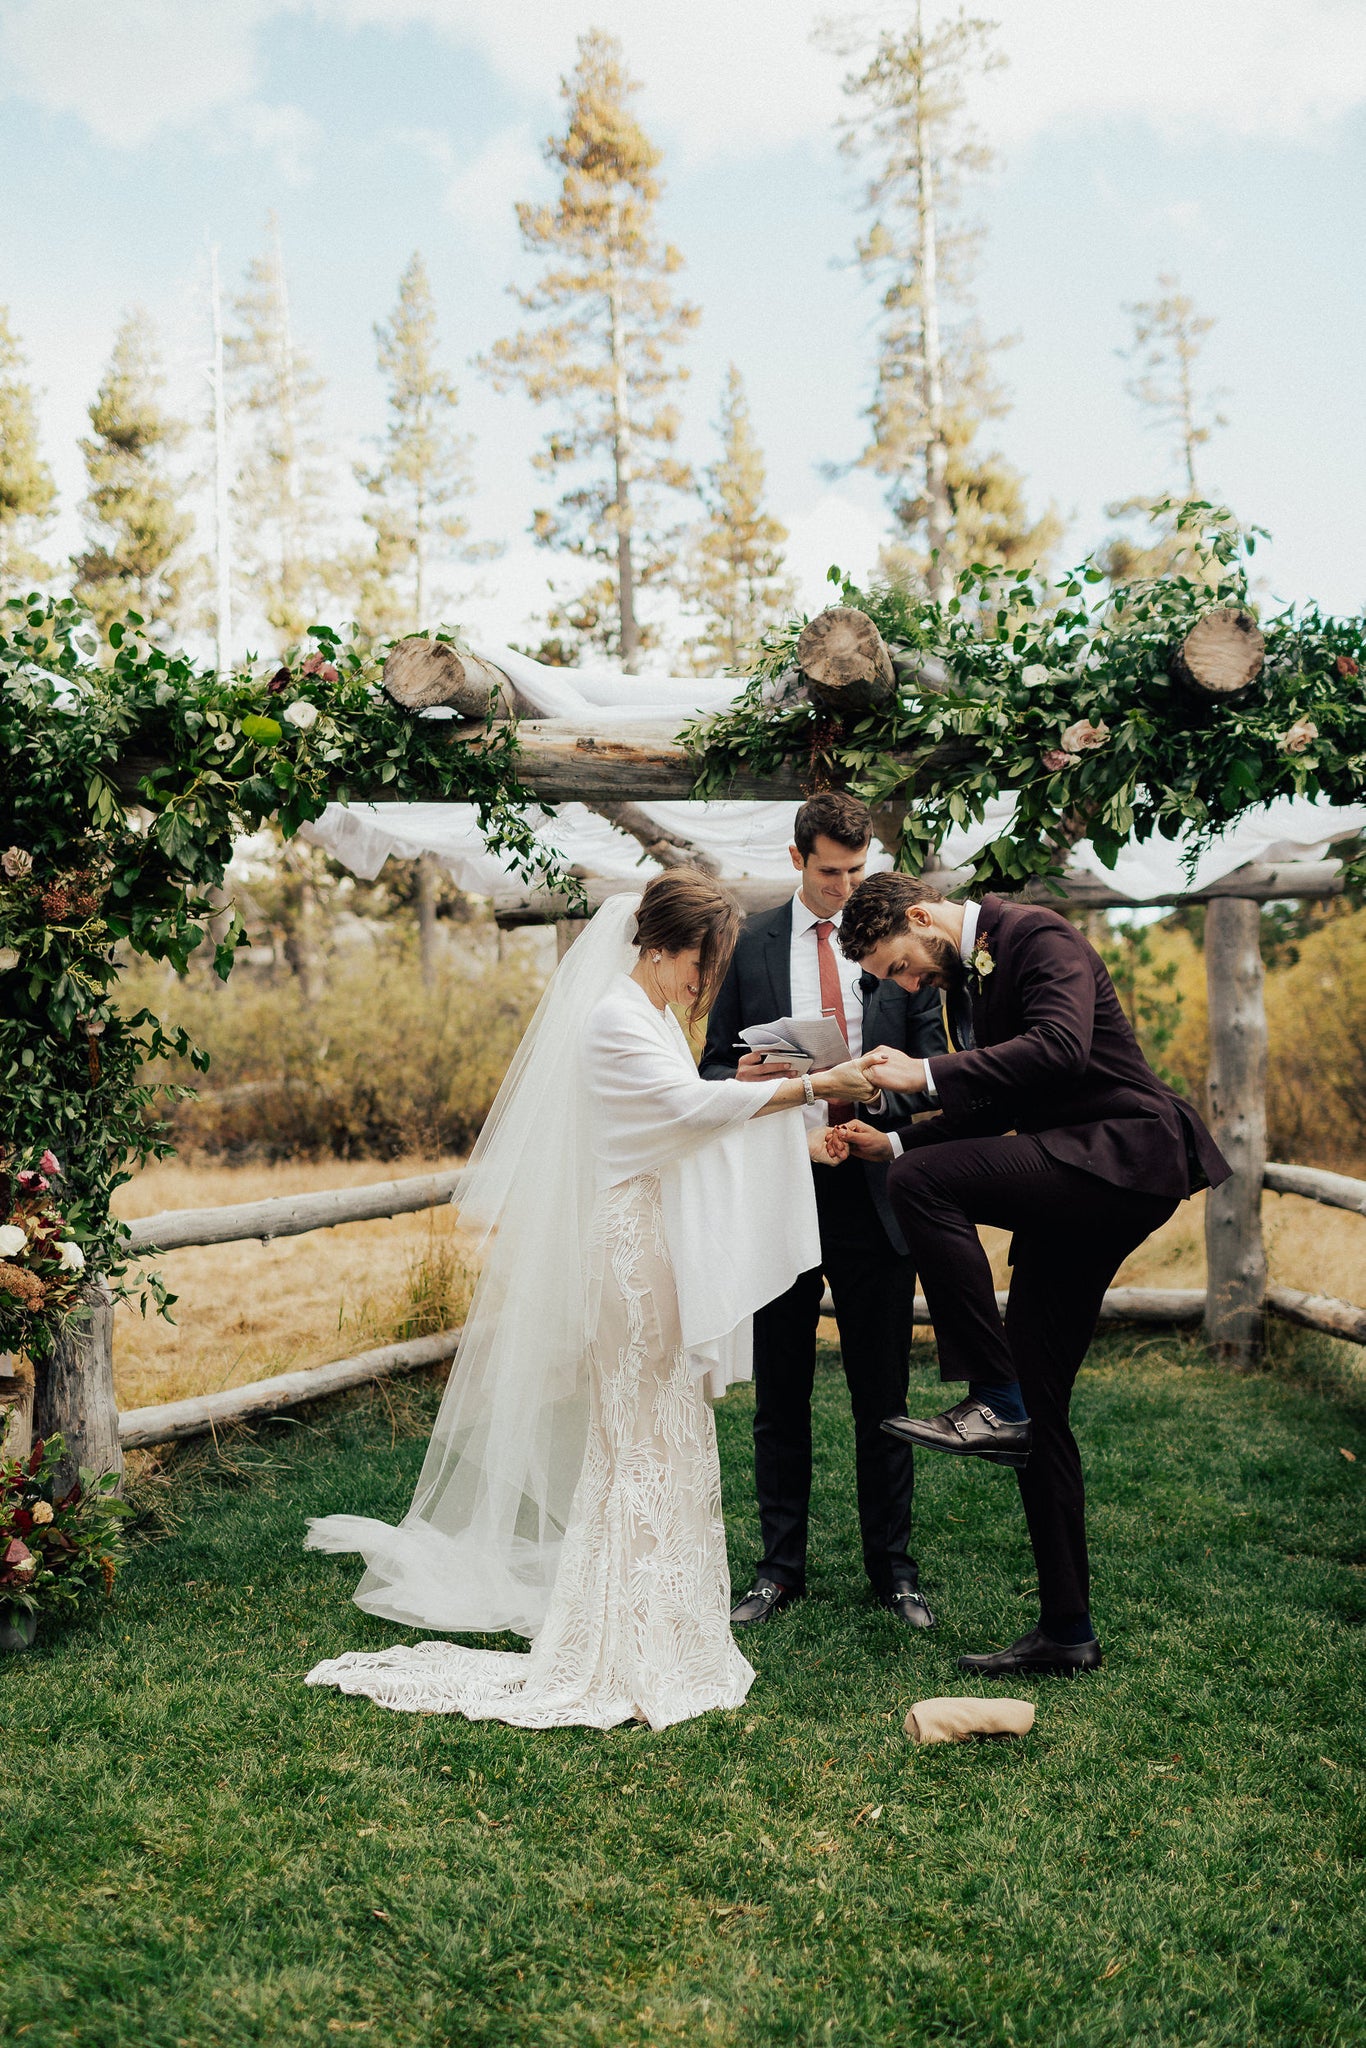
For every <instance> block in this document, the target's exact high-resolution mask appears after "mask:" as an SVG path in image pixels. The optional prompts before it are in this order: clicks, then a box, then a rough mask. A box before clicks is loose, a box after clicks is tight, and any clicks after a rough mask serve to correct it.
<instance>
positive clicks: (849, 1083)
mask: <svg viewBox="0 0 1366 2048" xmlns="http://www.w3.org/2000/svg"><path fill="white" fill-rule="evenodd" d="M871 1059H872V1055H871V1054H870V1053H865V1054H864V1056H863V1058H862V1059H859V1060H845V1061H844V1062H843V1064H842V1065H840V1066H838V1067H827V1068H826V1070H825V1072H824V1073H823V1074H814V1075H813V1076H812V1087H813V1088H814V1090H815V1092H816V1094H817V1095H818V1096H819V1097H820V1098H821V1100H822V1101H823V1102H872V1101H873V1100H874V1098H875V1097H876V1096H878V1095H880V1094H881V1093H882V1083H881V1081H877V1080H874V1079H873V1077H872V1075H871V1074H870V1073H869V1072H868V1071H867V1068H868V1066H869V1064H870V1062H871Z"/></svg>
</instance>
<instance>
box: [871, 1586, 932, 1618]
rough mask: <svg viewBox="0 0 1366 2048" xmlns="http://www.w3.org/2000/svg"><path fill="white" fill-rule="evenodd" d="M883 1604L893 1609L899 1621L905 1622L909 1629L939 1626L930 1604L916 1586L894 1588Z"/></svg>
mask: <svg viewBox="0 0 1366 2048" xmlns="http://www.w3.org/2000/svg"><path fill="white" fill-rule="evenodd" d="M882 1604H883V1606H884V1607H888V1608H890V1609H891V1611H892V1613H893V1614H894V1615H895V1616H896V1618H897V1620H898V1621H904V1622H905V1624H906V1626H907V1628H934V1627H936V1626H937V1623H936V1622H935V1618H934V1616H933V1615H932V1614H931V1612H930V1606H929V1602H928V1601H927V1600H926V1598H925V1596H924V1594H923V1593H921V1592H920V1591H919V1590H918V1589H917V1588H916V1587H915V1586H893V1588H892V1590H891V1592H890V1593H888V1594H887V1596H886V1598H885V1599H884V1601H883V1603H882Z"/></svg>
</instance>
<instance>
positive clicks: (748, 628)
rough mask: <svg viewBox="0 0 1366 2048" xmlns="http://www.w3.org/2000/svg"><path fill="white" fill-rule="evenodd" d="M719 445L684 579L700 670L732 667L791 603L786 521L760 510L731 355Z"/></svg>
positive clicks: (758, 460) (759, 478)
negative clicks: (696, 622) (697, 628)
mask: <svg viewBox="0 0 1366 2048" xmlns="http://www.w3.org/2000/svg"><path fill="white" fill-rule="evenodd" d="M716 430H717V432H718V433H719V435H720V436H721V453H720V455H719V456H718V458H717V460H716V461H715V462H714V463H713V464H712V465H711V467H710V468H709V469H708V471H707V474H706V484H705V486H704V488H703V492H702V499H703V503H704V505H705V507H706V518H705V520H704V521H703V522H702V524H701V525H700V526H699V527H698V529H697V530H696V532H695V533H694V534H693V537H692V545H691V547H690V550H689V555H688V561H687V566H686V571H685V574H684V577H683V579H682V586H681V587H682V597H683V604H684V609H685V610H686V611H688V612H690V613H691V614H693V615H694V616H697V617H700V618H701V619H702V620H703V621H704V625H703V629H702V631H701V632H700V633H699V634H698V635H697V637H696V638H695V639H693V640H690V641H689V642H688V653H689V655H690V657H691V659H692V663H693V667H694V668H695V669H696V671H697V672H698V674H699V675H705V674H708V673H710V672H711V671H712V670H714V669H716V668H720V669H722V670H725V671H728V672H733V671H735V670H738V668H739V667H740V664H741V661H742V659H743V656H744V653H745V650H746V649H747V648H749V647H752V646H753V645H754V643H755V641H756V640H757V639H758V638H759V636H760V634H761V633H763V632H764V631H765V629H766V628H767V627H769V626H771V625H773V624H775V623H776V622H777V620H778V619H779V618H780V617H781V616H782V614H783V613H784V611H786V610H787V609H788V608H789V607H790V605H791V604H792V601H793V598H794V596H795V594H796V585H795V584H794V583H793V582H792V581H791V579H790V578H789V577H786V576H784V575H783V573H782V572H783V542H784V541H785V540H786V539H787V528H786V527H785V526H783V525H781V524H780V523H779V521H778V520H776V519H774V518H773V517H772V515H771V514H770V513H768V512H765V510H764V485H765V475H764V457H763V451H762V449H761V448H760V446H759V444H758V442H757V441H756V440H755V438H754V426H753V423H752V421H751V419H750V412H749V401H748V400H747V398H746V397H745V387H744V383H743V381H742V379H741V376H740V372H739V370H738V369H737V368H736V367H735V365H734V363H732V364H731V366H730V371H729V374H728V375H727V378H726V386H725V390H724V392H723V393H722V396H721V413H720V417H719V419H718V420H717V422H716Z"/></svg>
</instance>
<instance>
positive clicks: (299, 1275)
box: [114, 1159, 467, 1408]
mask: <svg viewBox="0 0 1366 2048" xmlns="http://www.w3.org/2000/svg"><path fill="white" fill-rule="evenodd" d="M456 1163H457V1162H456V1161H454V1160H451V1159H441V1160H430V1159H408V1160H378V1159H368V1160H359V1161H344V1160H337V1159H324V1160H319V1161H317V1162H309V1161H293V1162H289V1163H284V1164H280V1165H274V1166H244V1167H233V1166H218V1165H190V1164H186V1163H183V1162H181V1161H179V1160H170V1161H166V1162H164V1163H163V1164H160V1165H155V1166H150V1167H148V1168H147V1169H146V1171H145V1172H143V1173H140V1174H139V1175H138V1176H137V1177H136V1179H135V1180H133V1181H131V1182H130V1183H129V1185H128V1186H127V1187H125V1188H122V1189H120V1191H119V1197H118V1200H117V1202H116V1203H115V1207H116V1208H117V1210H118V1213H119V1215H120V1216H123V1217H126V1218H128V1219H131V1218H133V1217H135V1216H150V1215H154V1214H157V1213H158V1212H160V1211H161V1210H163V1209H199V1208H214V1207H218V1206H220V1205H227V1204H229V1203H237V1202H256V1201H260V1200H262V1199H264V1198H265V1197H266V1196H269V1195H288V1194H297V1193H301V1192H306V1191H311V1190H313V1189H317V1188H338V1187H364V1186H366V1185H368V1184H369V1183H370V1182H372V1181H379V1180H397V1179H401V1178H402V1177H403V1176H405V1175H407V1174H415V1173H430V1172H433V1171H435V1170H436V1169H437V1168H439V1167H445V1166H452V1165H454V1164H456ZM461 1251H462V1245H461V1238H460V1231H459V1219H458V1217H457V1215H456V1212H455V1211H454V1210H453V1209H451V1208H449V1207H443V1208H440V1209H430V1210H424V1211H422V1212H420V1213H419V1214H417V1215H414V1216H395V1217H392V1218H390V1219H387V1220H383V1221H378V1222H374V1223H346V1224H342V1225H340V1226H339V1227H338V1228H336V1229H334V1230H315V1231H310V1232H309V1233H308V1234H307V1235H306V1236H304V1237H282V1238H277V1239H276V1240H275V1241H274V1242H273V1243H271V1244H265V1245H263V1244H257V1243H255V1242H254V1241H253V1242H248V1243H245V1244H224V1245H206V1246H203V1247H202V1248H201V1247H189V1248H187V1249H186V1250H184V1251H178V1252H168V1253H167V1254H166V1256H165V1257H164V1258H163V1259H162V1260H160V1261H159V1270H160V1271H161V1273H162V1275H163V1277H164V1278H165V1281H166V1284H167V1286H168V1287H169V1288H170V1289H171V1291H172V1293H174V1294H176V1295H177V1296H178V1297H179V1299H178V1301H177V1303H176V1306H175V1308H174V1310H173V1311H172V1313H173V1314H174V1316H175V1318H176V1320H175V1322H174V1323H173V1324H172V1323H168V1322H166V1321H164V1320H163V1319H162V1318H161V1317H160V1316H157V1315H156V1314H155V1313H154V1312H152V1311H151V1310H150V1309H149V1312H148V1315H147V1317H146V1320H145V1321H144V1319H143V1317H142V1316H141V1315H140V1314H139V1312H138V1309H137V1306H136V1303H134V1304H131V1305H130V1304H124V1305H123V1306H121V1307H120V1308H119V1310H118V1313H117V1315H116V1317H115V1323H114V1377H115V1384H116V1387H117V1391H118V1400H119V1406H120V1407H121V1408H137V1407H142V1406H144V1405H146V1404H148V1403H150V1402H157V1401H175V1400H179V1399H181V1398H182V1397H183V1396H185V1395H188V1394H206V1393H213V1392H216V1391H217V1390H218V1389H219V1388H221V1387H235V1386H241V1385H243V1384H245V1382H246V1381H248V1380H259V1379H267V1378H269V1377H270V1376H271V1375H272V1374H274V1373H281V1372H293V1371H295V1370H297V1369H298V1368H299V1367H301V1366H308V1365H321V1364H323V1363H324V1362H325V1361H327V1360H329V1359H333V1358H346V1357H349V1356H351V1355H352V1354H353V1353H354V1352H357V1351H363V1350H366V1349H368V1348H369V1347H370V1346H371V1345H373V1344H383V1343H387V1342H389V1341H390V1340H391V1338H392V1337H393V1335H394V1334H395V1325H396V1323H398V1322H399V1321H400V1320H401V1319H402V1318H403V1317H404V1316H405V1314H407V1313H409V1312H410V1308H411V1301H412V1295H413V1288H414V1281H415V1278H416V1280H417V1283H418V1284H419V1286H420V1285H421V1282H422V1280H423V1279H425V1278H428V1277H430V1274H431V1271H432V1269H433V1268H434V1267H435V1268H436V1269H437V1270H438V1271H439V1270H440V1268H441V1266H442V1264H443V1259H442V1255H443V1254H445V1255H446V1259H447V1260H454V1261H455V1262H456V1265H457V1267H458V1266H459V1265H460V1264H461V1263H463V1261H462V1260H461ZM424 1262H425V1264H426V1267H427V1272H426V1274H420V1273H419V1272H418V1269H419V1268H420V1267H422V1266H423V1264H424ZM449 1277H450V1275H449V1272H448V1273H447V1275H446V1278H447V1280H449ZM466 1291H467V1283H466V1286H465V1287H462V1286H461V1284H460V1278H459V1274H458V1272H457V1275H456V1285H455V1289H454V1295H455V1299H454V1301H453V1303H452V1304H451V1305H452V1307H453V1309H454V1314H453V1317H452V1320H454V1321H458V1320H459V1319H460V1315H461V1314H462V1313H463V1300H462V1299H461V1296H462V1295H463V1294H464V1293H465V1292H466Z"/></svg>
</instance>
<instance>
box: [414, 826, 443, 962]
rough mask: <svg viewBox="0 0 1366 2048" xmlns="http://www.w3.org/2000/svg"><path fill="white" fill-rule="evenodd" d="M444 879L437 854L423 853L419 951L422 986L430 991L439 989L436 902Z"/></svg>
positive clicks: (420, 857)
mask: <svg viewBox="0 0 1366 2048" xmlns="http://www.w3.org/2000/svg"><path fill="white" fill-rule="evenodd" d="M440 878H441V868H440V865H439V863H438V861H437V858H436V855H435V854H434V853H421V854H419V855H418V858H417V949H418V958H419V962H420V964H421V971H422V986H423V987H424V988H426V989H431V988H435V986H436V961H437V945H438V939H437V929H436V899H437V889H438V885H439V883H440Z"/></svg>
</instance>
